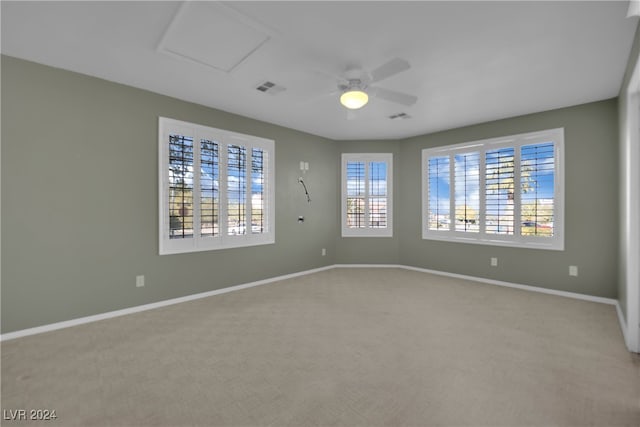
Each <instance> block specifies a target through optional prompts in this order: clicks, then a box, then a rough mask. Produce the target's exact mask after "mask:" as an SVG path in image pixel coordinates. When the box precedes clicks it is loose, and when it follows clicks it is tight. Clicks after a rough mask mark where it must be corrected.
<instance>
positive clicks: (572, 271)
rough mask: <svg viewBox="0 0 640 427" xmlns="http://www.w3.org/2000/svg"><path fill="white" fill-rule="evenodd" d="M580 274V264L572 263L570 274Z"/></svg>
mask: <svg viewBox="0 0 640 427" xmlns="http://www.w3.org/2000/svg"><path fill="white" fill-rule="evenodd" d="M577 275H578V266H577V265H570V266H569V276H577Z"/></svg>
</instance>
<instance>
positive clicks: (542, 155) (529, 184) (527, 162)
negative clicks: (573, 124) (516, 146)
mask: <svg viewBox="0 0 640 427" xmlns="http://www.w3.org/2000/svg"><path fill="white" fill-rule="evenodd" d="M520 150H521V154H520V156H521V159H520V206H521V207H520V223H521V228H520V233H521V235H523V236H553V228H554V221H553V220H554V199H555V197H554V196H555V194H554V192H553V191H551V192H549V191H546V192H545V191H543V189H553V188H554V180H555V177H554V171H555V147H554V143H553V142H546V143H542V144H533V145H525V146H523V147H521V149H520Z"/></svg>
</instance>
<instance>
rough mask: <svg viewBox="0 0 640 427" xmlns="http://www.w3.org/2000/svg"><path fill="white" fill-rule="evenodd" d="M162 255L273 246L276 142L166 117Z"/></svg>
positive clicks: (161, 126)
mask: <svg viewBox="0 0 640 427" xmlns="http://www.w3.org/2000/svg"><path fill="white" fill-rule="evenodd" d="M159 161H160V165H159V171H160V186H159V187H160V254H161V255H162V254H172V253H181V252H194V251H205V250H211V249H222V248H232V247H238V246H250V245H261V244H268V243H273V242H274V241H275V237H274V236H275V234H274V194H275V188H274V183H275V180H274V161H275V148H274V142H273V141H272V140H268V139H263V138H258V137H255V136H249V135H242V134H239V133H235V132H229V131H225V130H220V129H215V128H210V127H206V126H200V125H195V124H192V123H187V122H181V121H178V120H172V119H167V118H164V117H160V119H159Z"/></svg>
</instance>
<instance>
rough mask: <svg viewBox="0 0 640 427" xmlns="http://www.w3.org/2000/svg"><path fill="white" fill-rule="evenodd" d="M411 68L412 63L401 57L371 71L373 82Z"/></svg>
mask: <svg viewBox="0 0 640 427" xmlns="http://www.w3.org/2000/svg"><path fill="white" fill-rule="evenodd" d="M409 68H411V64H409V62H407V61H405V60H404V59H400V58H393V59H392V60H391V61H389V62H387V63H385V64H382V65H381V66H379V67H378V68H376V69H375V70H373V71H372V72H371V83H376V82H379V81H382V80H384V79H386V78H389V77H391V76H393V75H395V74H398V73H401V72H403V71H405V70H408V69H409Z"/></svg>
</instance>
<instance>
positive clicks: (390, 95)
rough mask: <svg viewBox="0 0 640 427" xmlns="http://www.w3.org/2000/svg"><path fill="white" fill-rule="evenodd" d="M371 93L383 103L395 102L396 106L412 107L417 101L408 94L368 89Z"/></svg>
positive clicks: (381, 89)
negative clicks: (382, 100)
mask: <svg viewBox="0 0 640 427" xmlns="http://www.w3.org/2000/svg"><path fill="white" fill-rule="evenodd" d="M370 89H371V93H372V94H373V95H374V96H375V97H376V98H380V99H384V100H385V101H390V102H395V103H396V104H402V105H406V106H407V107H410V106H412V105H413V104H415V103H416V101H417V100H418V97H417V96H413V95H409V94H408V93H402V92H396V91H395V90H390V89H383V88H381V87H376V88H370Z"/></svg>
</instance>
